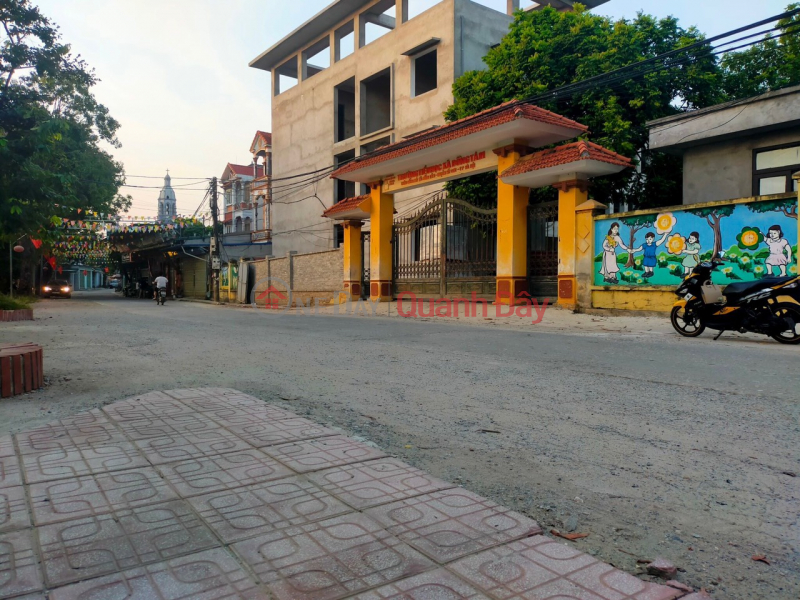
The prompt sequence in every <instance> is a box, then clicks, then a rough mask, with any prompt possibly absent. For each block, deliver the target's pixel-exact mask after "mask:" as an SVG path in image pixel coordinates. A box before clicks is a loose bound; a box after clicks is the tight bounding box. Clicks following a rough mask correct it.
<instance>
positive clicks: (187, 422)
mask: <svg viewBox="0 0 800 600" xmlns="http://www.w3.org/2000/svg"><path fill="white" fill-rule="evenodd" d="M119 428H120V429H121V430H122V432H123V433H124V434H125V435H126V436H127V437H129V438H130V439H132V440H145V439H148V438H158V437H167V436H171V435H189V434H195V433H203V432H209V431H216V430H219V429H220V426H219V425H218V424H217V423H215V422H214V421H212V420H211V419H206V418H205V417H203V416H201V415H199V414H178V415H174V416H172V417H159V418H156V417H151V418H146V419H130V420H125V421H120V422H119Z"/></svg>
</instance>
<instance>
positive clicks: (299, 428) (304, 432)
mask: <svg viewBox="0 0 800 600" xmlns="http://www.w3.org/2000/svg"><path fill="white" fill-rule="evenodd" d="M228 430H230V431H231V432H233V433H234V434H236V435H237V436H239V437H240V438H242V439H243V440H246V441H247V442H248V443H249V444H252V445H253V446H255V447H256V448H262V447H264V446H274V445H276V444H285V443H287V442H298V441H300V440H308V439H313V438H320V437H325V436H330V435H335V434H336V432H335V431H333V430H332V429H328V428H327V427H322V426H321V425H317V424H316V423H314V422H313V421H309V420H308V419H304V418H302V417H295V418H293V419H282V420H279V421H263V420H261V421H257V422H255V423H253V422H251V423H249V424H247V425H230V426H228Z"/></svg>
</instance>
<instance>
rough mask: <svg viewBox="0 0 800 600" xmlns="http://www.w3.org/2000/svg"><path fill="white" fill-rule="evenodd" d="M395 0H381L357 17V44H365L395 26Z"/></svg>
mask: <svg viewBox="0 0 800 600" xmlns="http://www.w3.org/2000/svg"><path fill="white" fill-rule="evenodd" d="M396 13H397V8H396V5H395V0H381V1H380V2H378V3H377V4H375V5H373V6H372V7H370V8H369V9H368V10H365V11H364V12H363V13H361V15H359V17H358V26H359V33H360V35H359V36H358V37H359V46H366V45H367V44H371V43H372V42H374V41H375V40H377V39H379V38H381V37H383V36H384V35H386V34H387V33H389V32H390V31H392V30H394V28H395V26H396V21H397V19H396Z"/></svg>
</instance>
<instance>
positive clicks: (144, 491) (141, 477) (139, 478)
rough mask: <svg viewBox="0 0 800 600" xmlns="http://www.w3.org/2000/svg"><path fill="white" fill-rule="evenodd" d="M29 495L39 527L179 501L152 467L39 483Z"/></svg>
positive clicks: (32, 488)
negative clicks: (125, 509) (120, 509)
mask: <svg viewBox="0 0 800 600" xmlns="http://www.w3.org/2000/svg"><path fill="white" fill-rule="evenodd" d="M30 495H31V505H32V507H33V516H34V521H35V522H36V524H37V525H46V524H48V523H57V522H59V521H67V520H70V519H81V518H84V517H91V516H93V515H100V514H105V513H108V512H111V511H112V510H115V509H119V508H132V507H134V506H143V505H147V504H155V503H159V502H166V501H169V500H176V499H177V498H178V496H177V494H176V493H175V492H174V491H173V490H172V489H171V488H170V487H169V486H168V485H167V483H166V482H165V481H164V480H163V479H162V478H161V476H160V475H159V474H158V472H157V471H156V470H155V469H153V468H152V467H144V468H141V469H132V470H130V471H115V472H113V473H104V474H101V475H96V476H94V477H77V478H71V479H61V480H57V481H48V482H44V483H36V484H32V485H31V486H30Z"/></svg>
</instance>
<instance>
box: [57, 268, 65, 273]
mask: <svg viewBox="0 0 800 600" xmlns="http://www.w3.org/2000/svg"><path fill="white" fill-rule="evenodd" d="M63 272H64V269H62V268H61V267H58V274H59V275H61V274H62V273H63Z"/></svg>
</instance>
